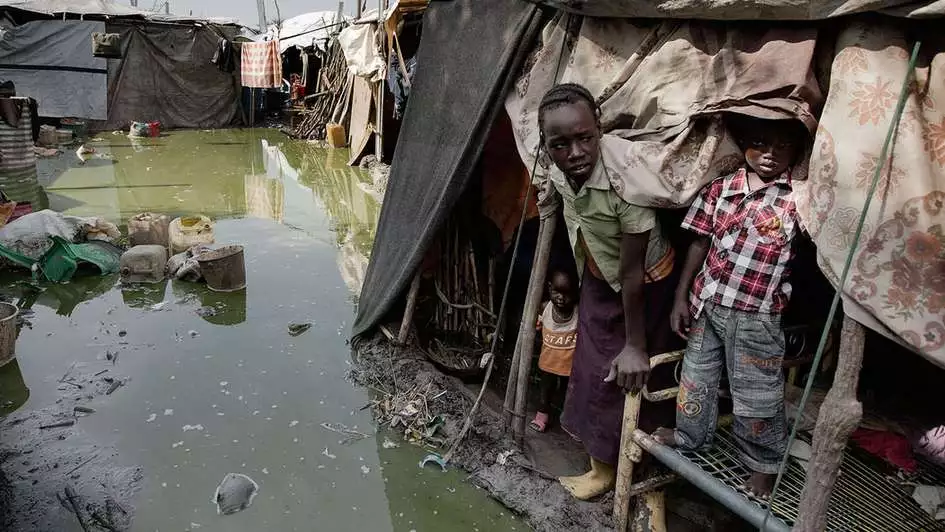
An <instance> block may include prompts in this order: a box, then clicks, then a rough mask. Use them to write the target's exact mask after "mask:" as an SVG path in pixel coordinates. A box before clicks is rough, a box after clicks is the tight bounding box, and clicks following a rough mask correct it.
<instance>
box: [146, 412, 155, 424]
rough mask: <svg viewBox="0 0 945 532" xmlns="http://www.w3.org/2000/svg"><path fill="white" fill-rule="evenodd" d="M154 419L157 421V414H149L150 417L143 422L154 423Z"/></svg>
mask: <svg viewBox="0 0 945 532" xmlns="http://www.w3.org/2000/svg"><path fill="white" fill-rule="evenodd" d="M155 419H157V414H151V415H150V416H148V419H145V420H144V422H145V423H150V422H152V421H154V420H155Z"/></svg>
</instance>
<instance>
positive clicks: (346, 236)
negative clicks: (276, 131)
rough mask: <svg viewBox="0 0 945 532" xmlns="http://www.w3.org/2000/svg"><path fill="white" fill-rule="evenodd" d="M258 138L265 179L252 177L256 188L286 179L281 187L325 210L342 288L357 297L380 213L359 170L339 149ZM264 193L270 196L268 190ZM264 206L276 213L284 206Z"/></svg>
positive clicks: (368, 183)
mask: <svg viewBox="0 0 945 532" xmlns="http://www.w3.org/2000/svg"><path fill="white" fill-rule="evenodd" d="M261 143H262V150H263V153H264V159H265V168H266V176H268V179H265V180H263V178H261V177H260V178H257V179H258V182H259V183H260V184H259V185H257V188H262V187H264V186H265V187H274V186H275V185H274V184H273V183H275V182H281V183H286V185H284V186H285V187H286V188H289V187H292V186H293V185H294V188H295V189H296V190H298V191H299V192H302V191H304V192H305V193H306V194H307V195H311V197H312V198H313V199H315V201H316V202H317V203H318V204H320V206H321V207H322V209H323V210H324V211H327V213H328V216H329V219H330V221H329V223H330V226H331V228H332V231H334V233H335V245H336V246H337V247H338V248H339V253H338V256H337V264H338V271H339V272H340V273H341V276H342V279H343V280H344V283H345V285H346V286H347V288H348V290H349V291H350V292H351V293H352V294H353V295H354V296H355V297H357V295H358V294H359V293H360V292H361V285H362V284H363V282H364V275H365V273H366V272H367V265H368V261H369V257H370V255H371V246H372V244H373V242H374V235H375V232H376V229H377V219H378V216H379V214H380V205H379V204H378V203H377V201H375V200H374V198H373V197H372V195H371V194H369V193H368V191H369V188H370V186H371V184H370V182H369V181H368V180H367V179H366V176H365V174H364V172H363V171H361V170H360V169H357V168H352V167H350V166H348V162H347V156H346V153H345V152H344V151H343V150H330V149H321V148H316V147H314V146H312V145H309V144H304V143H291V144H283V145H282V146H275V145H271V144H269V143H268V142H267V141H265V140H263V141H262V142H261ZM247 182H249V180H248V179H247ZM248 189H249V186H248V185H247V190H248ZM293 193H294V192H293ZM285 195H286V196H289V195H290V194H288V193H285ZM259 196H262V194H261V193H260V194H259ZM259 196H254V197H259ZM265 197H266V198H267V199H268V198H272V197H273V194H269V195H267V196H265ZM289 199H294V198H287V201H288V200H289ZM258 203H260V204H261V203H262V201H261V200H260V201H259V202H258ZM247 210H253V207H250V206H248V207H247ZM258 210H259V211H262V210H263V208H261V207H260V208H258ZM270 211H271V212H280V213H281V212H283V211H284V209H270ZM266 217H268V218H270V219H275V218H274V217H272V216H266ZM289 223H293V222H291V221H290V222H289ZM302 223H304V222H302ZM293 225H294V223H293ZM302 227H303V228H304V225H302Z"/></svg>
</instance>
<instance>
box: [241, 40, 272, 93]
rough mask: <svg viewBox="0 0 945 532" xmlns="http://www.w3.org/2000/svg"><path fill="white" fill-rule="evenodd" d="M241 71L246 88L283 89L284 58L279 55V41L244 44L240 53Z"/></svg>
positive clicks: (242, 81)
mask: <svg viewBox="0 0 945 532" xmlns="http://www.w3.org/2000/svg"><path fill="white" fill-rule="evenodd" d="M240 71H241V83H242V84H243V86H244V87H252V88H255V89H271V88H273V87H281V86H282V57H281V56H280V55H279V41H277V40H273V41H263V42H244V43H243V44H242V50H241V51H240Z"/></svg>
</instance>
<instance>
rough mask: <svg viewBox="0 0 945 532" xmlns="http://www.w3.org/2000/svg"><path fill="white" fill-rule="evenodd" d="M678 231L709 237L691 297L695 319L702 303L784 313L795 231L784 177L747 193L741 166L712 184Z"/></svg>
mask: <svg viewBox="0 0 945 532" xmlns="http://www.w3.org/2000/svg"><path fill="white" fill-rule="evenodd" d="M682 227H683V228H684V229H689V230H690V231H694V232H696V233H698V234H700V235H703V236H710V237H712V245H711V247H710V248H709V254H708V256H707V257H706V261H705V265H704V266H703V267H702V271H700V272H699V275H697V276H696V280H695V282H694V283H693V286H692V293H691V294H690V306H691V309H692V312H693V315H694V316H696V317H698V316H699V314H700V313H701V312H702V307H703V305H704V304H705V302H706V301H711V302H713V303H716V304H718V305H721V306H724V307H729V308H734V309H738V310H744V311H748V312H765V313H778V312H781V311H782V310H784V307H785V306H786V305H787V302H788V299H789V298H790V296H791V284H790V282H788V276H789V273H790V270H789V264H788V263H789V262H790V260H791V257H792V256H793V246H792V245H791V243H792V241H793V239H794V236H795V235H796V234H797V230H798V221H797V209H796V207H795V204H794V197H793V193H792V188H791V176H790V174H789V173H787V172H785V173H784V174H783V175H781V176H780V177H778V178H777V179H775V180H774V181H772V182H771V183H769V184H768V185H766V186H764V187H763V188H759V189H757V190H749V188H748V176H747V174H746V171H745V169H744V167H743V168H741V169H739V170H738V171H736V172H735V173H734V174H732V175H730V176H727V177H721V178H719V179H716V180H715V181H713V182H712V183H709V185H708V186H706V187H705V188H704V189H703V190H702V192H701V193H700V194H699V196H698V197H696V200H695V201H694V202H693V203H692V206H691V207H690V208H689V213H688V214H686V218H685V220H683V223H682Z"/></svg>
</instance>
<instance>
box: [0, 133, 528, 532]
mask: <svg viewBox="0 0 945 532" xmlns="http://www.w3.org/2000/svg"><path fill="white" fill-rule="evenodd" d="M89 145H90V146H94V147H95V149H96V150H98V151H99V152H101V153H104V154H106V155H108V156H110V159H111V160H108V159H92V160H90V161H88V162H87V163H85V164H79V160H78V158H77V157H76V156H75V154H74V153H72V152H67V153H65V154H63V155H62V156H60V157H57V158H52V159H42V160H40V161H39V163H38V168H39V182H38V183H37V184H33V185H34V186H32V188H31V187H30V186H24V184H23V183H17V184H7V183H0V187H7V186H8V185H9V186H10V187H11V188H17V189H18V190H19V191H20V192H21V193H27V194H32V195H33V196H34V197H33V200H34V201H35V202H37V203H39V204H42V203H45V202H48V206H49V207H50V208H52V209H54V210H60V211H63V212H65V213H67V214H73V215H80V216H100V217H103V218H105V219H107V220H109V221H111V222H113V223H117V224H125V223H127V220H128V218H129V217H131V216H133V215H135V214H137V213H139V212H145V211H152V212H164V213H168V214H171V215H181V214H189V213H203V214H206V215H208V216H210V217H212V218H213V219H214V220H216V237H217V243H218V244H225V243H239V244H242V245H243V246H245V248H246V270H247V272H246V273H247V282H248V286H247V289H246V290H245V292H239V293H233V294H223V295H221V294H215V293H213V292H210V291H208V290H207V289H206V287H205V286H203V285H195V284H189V283H183V282H176V281H174V282H167V283H164V284H159V285H153V286H149V287H147V288H138V289H122V288H121V287H120V285H119V284H118V280H117V278H115V277H114V276H109V277H96V278H85V279H80V280H76V281H73V282H71V283H69V284H65V285H57V286H50V285H46V284H36V283H33V282H31V281H30V280H29V279H28V278H27V277H26V276H16V275H9V274H6V275H5V276H3V278H2V282H0V286H2V289H0V290H2V292H3V293H4V295H6V296H8V297H9V296H12V297H13V298H15V299H16V300H17V301H19V302H20V304H21V305H23V306H24V307H30V308H31V310H32V311H33V312H34V313H35V314H34V315H33V316H32V317H31V318H30V321H31V322H32V328H29V329H28V328H24V329H23V331H22V333H21V335H20V337H19V340H18V344H17V359H18V362H17V363H16V364H10V365H8V366H6V367H5V368H3V370H2V372H0V383H2V384H0V390H2V392H0V394H2V396H0V405H5V408H6V410H4V411H0V415H2V414H5V413H8V412H9V411H11V410H13V409H17V408H19V409H33V408H42V407H44V406H48V405H50V404H52V403H54V402H55V400H56V399H57V397H58V394H59V393H60V392H58V391H57V385H58V383H57V379H58V378H59V377H60V376H61V375H62V374H63V373H65V372H66V371H67V370H69V368H70V366H71V365H72V364H73V363H76V364H78V365H79V367H82V366H83V365H88V366H90V367H91V366H93V365H101V364H102V362H103V358H104V356H105V352H106V351H107V350H108V349H109V347H113V346H114V345H115V344H117V343H118V338H117V335H118V333H119V332H120V331H125V332H126V336H124V337H123V341H126V342H127V346H125V347H124V348H123V349H122V350H121V352H120V358H119V360H118V362H117V367H116V368H115V372H116V373H118V374H120V375H125V376H127V377H128V378H129V381H128V383H127V384H126V385H125V386H124V387H122V388H120V389H119V390H118V391H117V392H115V393H114V394H112V395H109V396H103V397H101V398H98V399H96V400H94V401H93V403H92V404H90V406H92V407H94V408H95V409H96V413H95V414H94V415H91V416H89V417H86V418H83V419H82V426H83V429H84V430H85V431H86V432H88V433H89V434H90V435H91V436H92V437H93V438H94V439H95V440H96V441H97V443H99V444H101V445H104V446H112V447H114V448H115V449H116V450H117V452H118V457H117V460H119V461H120V462H122V463H123V464H127V465H140V466H141V467H142V470H143V473H144V481H143V485H142V489H141V490H140V492H139V493H138V495H137V496H136V504H135V506H136V510H137V512H136V513H137V515H136V517H135V520H134V525H133V530H142V531H182V530H191V529H197V528H198V527H199V529H200V530H201V531H227V532H230V531H236V532H238V531H254V532H255V531H261V530H304V531H311V530H330V531H346V530H352V531H358V532H365V531H372V532H373V531H386V530H394V531H401V530H402V531H409V530H417V531H424V530H431V531H441V530H443V531H450V530H483V531H485V530H516V529H518V530H524V529H526V528H527V527H526V525H525V524H524V523H523V522H522V521H520V520H519V519H517V518H515V517H513V516H512V515H510V513H509V512H508V511H507V510H505V509H504V508H503V507H501V506H500V505H498V504H497V503H495V502H494V501H492V500H491V499H489V498H488V497H487V496H486V494H485V493H484V492H483V491H481V490H479V489H477V488H475V487H473V486H471V485H470V484H468V483H465V482H464V478H465V476H464V475H463V474H462V473H460V472H456V471H451V472H449V473H445V474H444V473H441V472H439V471H434V470H433V469H427V470H420V469H419V468H418V467H417V464H418V461H419V459H420V458H421V457H422V456H423V455H424V454H425V451H424V450H422V449H420V448H417V447H414V446H411V445H410V444H407V443H405V442H399V440H398V438H397V436H396V435H393V434H389V435H388V434H384V433H383V432H381V433H379V434H377V435H375V427H374V426H373V425H372V419H371V415H370V412H369V411H368V410H361V408H362V407H363V406H364V405H365V404H366V403H367V402H368V401H369V400H370V397H369V395H368V392H367V391H365V390H364V389H361V388H358V387H356V386H353V385H351V384H350V383H349V382H348V381H346V379H345V375H346V372H347V370H348V369H349V367H350V363H351V355H350V350H349V347H348V346H347V343H346V340H347V338H348V333H349V330H350V324H351V321H352V318H353V311H354V305H355V302H356V291H357V289H358V287H359V286H360V283H361V280H362V278H363V274H364V270H365V268H366V267H367V257H368V256H369V253H370V248H371V244H372V240H373V236H374V231H375V223H376V220H377V217H378V212H379V204H378V202H377V200H376V198H377V194H376V192H373V189H372V188H371V184H370V180H369V178H368V177H367V176H366V175H365V174H364V173H362V172H361V171H360V170H358V169H356V168H351V167H349V166H348V165H347V155H348V154H347V153H346V152H344V151H331V150H323V149H318V148H315V147H313V146H311V145H308V144H305V143H298V142H294V141H290V140H288V139H286V138H285V137H284V136H282V135H281V134H279V133H277V132H275V131H271V130H268V131H267V130H225V131H187V132H173V133H170V134H168V135H165V136H163V137H161V138H157V139H147V140H143V141H132V140H130V139H128V138H127V137H126V136H123V135H117V134H111V133H106V134H101V135H99V136H98V137H96V138H95V139H93V140H92V141H91V142H90V143H89ZM27 185H29V184H27ZM35 185H39V186H35ZM40 187H42V188H40ZM23 191H25V192H23ZM162 302H164V304H163V305H162V304H161V303H162ZM201 308H211V309H213V312H215V313H214V314H213V315H209V316H204V315H203V314H206V312H201V313H198V312H197V311H198V310H199V309H201ZM158 309H159V310H158ZM291 322H311V323H313V324H314V326H313V327H312V328H311V329H310V330H309V331H308V332H306V333H305V334H303V335H301V336H298V337H292V336H290V335H289V334H288V333H287V326H288V324H289V323H291ZM96 367H97V366H96ZM149 420H150V421H149ZM322 423H341V424H344V425H346V426H348V427H351V428H356V429H357V430H360V431H363V432H366V433H368V434H371V437H369V438H366V439H363V440H361V441H358V442H355V443H352V444H349V445H342V444H341V443H340V440H341V439H342V437H341V436H340V435H339V434H336V433H334V432H331V431H328V430H325V429H324V428H322V427H321V424H322ZM185 425H202V426H203V430H202V431H201V430H188V431H184V430H183V427H184V426H185ZM0 437H2V436H0ZM385 437H390V439H392V440H394V441H397V442H399V443H400V446H399V447H397V448H391V449H385V448H384V446H383V445H382V442H383V441H384V439H385ZM329 455H330V456H329ZM230 472H238V473H245V474H247V475H249V476H251V477H252V478H253V479H255V480H256V481H257V482H258V483H259V485H260V492H259V495H258V497H256V499H255V501H254V503H253V505H252V506H251V507H250V508H249V509H247V510H245V511H243V512H241V513H238V514H235V515H231V516H218V515H217V513H216V508H215V506H214V505H213V504H211V502H210V499H211V496H212V495H213V492H214V488H215V487H216V485H217V484H218V483H219V482H220V480H221V479H222V478H223V476H224V475H225V474H226V473H230ZM76 527H77V525H76Z"/></svg>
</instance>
